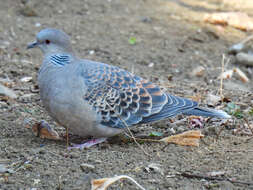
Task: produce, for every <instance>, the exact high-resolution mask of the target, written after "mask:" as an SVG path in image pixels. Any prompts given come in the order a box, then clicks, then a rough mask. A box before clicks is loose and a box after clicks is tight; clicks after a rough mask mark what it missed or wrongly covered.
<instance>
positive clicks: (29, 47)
mask: <svg viewBox="0 0 253 190" xmlns="http://www.w3.org/2000/svg"><path fill="white" fill-rule="evenodd" d="M37 45H38V42H37V41H35V42H32V43H30V44H28V45H27V47H26V49H31V48H34V47H37Z"/></svg>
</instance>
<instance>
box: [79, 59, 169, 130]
mask: <svg viewBox="0 0 253 190" xmlns="http://www.w3.org/2000/svg"><path fill="white" fill-rule="evenodd" d="M82 77H83V79H84V82H85V85H86V86H87V91H86V94H85V95H84V99H85V100H86V101H87V102H88V103H89V104H90V105H92V106H93V108H94V110H95V111H96V113H97V114H99V115H100V116H101V118H102V121H101V123H102V124H103V125H106V126H110V127H115V128H125V127H126V125H127V126H129V127H130V126H132V125H134V124H137V123H140V122H141V121H142V119H143V118H144V117H148V116H150V115H152V114H155V113H158V112H159V111H160V110H161V109H162V108H163V106H164V105H165V104H166V103H167V101H168V100H167V96H166V94H165V93H163V92H162V91H161V89H160V88H159V87H157V86H156V85H154V84H152V83H151V82H148V81H146V80H144V79H142V78H140V77H138V76H135V75H133V74H131V73H129V72H128V71H125V70H123V69H120V68H118V67H114V66H110V65H106V64H102V63H96V62H95V63H94V62H93V63H91V65H90V66H89V67H88V68H87V67H86V69H84V72H83V73H82Z"/></svg>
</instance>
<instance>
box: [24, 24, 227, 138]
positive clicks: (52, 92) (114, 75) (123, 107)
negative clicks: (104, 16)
mask: <svg viewBox="0 0 253 190" xmlns="http://www.w3.org/2000/svg"><path fill="white" fill-rule="evenodd" d="M33 47H39V48H40V49H41V50H42V52H43V53H44V60H43V63H42V65H41V68H40V70H39V74H38V82H39V87H40V96H41V100H42V102H43V105H44V106H45V108H46V110H47V111H48V113H49V114H50V115H51V116H52V117H53V118H54V119H55V120H56V121H57V122H58V123H59V124H60V125H62V126H64V127H66V128H69V129H70V131H72V133H74V134H78V135H80V136H93V137H109V136H113V135H116V134H118V133H120V132H122V130H124V128H125V127H126V125H127V126H128V127H131V126H134V125H136V124H142V123H148V122H154V121H158V120H162V119H164V118H168V117H173V116H175V115H178V114H185V115H200V116H207V117H219V118H229V117H230V116H229V115H228V114H226V113H225V112H223V111H220V110H213V109H208V108H200V107H198V103H197V102H194V101H192V100H189V99H185V98H181V97H177V96H173V95H170V94H168V93H165V92H163V91H162V90H161V89H160V88H159V87H158V86H156V85H155V84H152V83H151V82H149V81H147V80H145V79H143V78H141V77H139V76H136V75H134V74H132V73H130V72H128V71H126V70H123V69H120V68H118V67H115V66H112V65H107V64H104V63H99V62H94V61H89V60H84V59H79V58H77V57H76V56H75V55H74V54H73V51H72V48H71V44H70V38H69V37H68V35H66V34H65V33H64V32H62V31H59V30H56V29H44V30H42V31H40V32H39V33H38V34H37V40H36V41H35V42H34V43H31V44H29V45H28V48H33Z"/></svg>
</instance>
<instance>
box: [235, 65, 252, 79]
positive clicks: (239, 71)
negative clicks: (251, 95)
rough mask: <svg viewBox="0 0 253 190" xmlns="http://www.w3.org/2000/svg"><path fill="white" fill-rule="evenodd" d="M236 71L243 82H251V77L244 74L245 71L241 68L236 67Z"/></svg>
mask: <svg viewBox="0 0 253 190" xmlns="http://www.w3.org/2000/svg"><path fill="white" fill-rule="evenodd" d="M234 72H235V73H237V74H238V76H239V78H240V80H241V81H242V82H249V78H248V77H247V76H246V74H244V72H242V71H241V69H239V68H234Z"/></svg>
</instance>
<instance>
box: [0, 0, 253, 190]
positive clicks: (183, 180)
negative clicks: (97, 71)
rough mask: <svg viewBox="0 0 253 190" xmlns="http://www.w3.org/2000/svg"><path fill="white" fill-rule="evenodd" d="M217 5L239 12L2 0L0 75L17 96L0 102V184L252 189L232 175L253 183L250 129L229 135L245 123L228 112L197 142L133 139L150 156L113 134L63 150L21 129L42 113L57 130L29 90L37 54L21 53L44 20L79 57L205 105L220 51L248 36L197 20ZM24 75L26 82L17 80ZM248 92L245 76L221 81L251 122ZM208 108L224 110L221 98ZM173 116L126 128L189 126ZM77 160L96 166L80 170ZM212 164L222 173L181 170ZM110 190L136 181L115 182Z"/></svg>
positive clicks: (166, 130) (252, 102)
mask: <svg viewBox="0 0 253 190" xmlns="http://www.w3.org/2000/svg"><path fill="white" fill-rule="evenodd" d="M217 10H225V11H228V10H229V11H231V10H244V9H243V8H242V7H239V8H238V7H236V8H235V7H233V4H232V5H226V6H224V5H223V4H221V3H220V2H219V1H214V0H213V1H212V0H209V1H199V0H192V1H186V0H185V1H183V0H171V1H169V0H167V1H166V0H156V1H152V0H139V1H135V0H128V1H124V0H104V1H102V0H75V1H72V2H71V3H70V1H67V0H55V1H53V0H48V1H39V0H33V1H29V0H28V1H25V0H20V1H18V0H13V1H4V0H1V1H0V21H1V22H0V79H1V83H2V84H5V85H7V86H9V87H10V88H11V89H13V90H14V91H15V92H16V93H17V94H18V96H19V97H18V98H17V99H16V100H11V99H5V98H1V101H0V129H1V134H0V155H1V156H0V189H33V190H35V189H76V190H77V189H90V181H91V179H96V178H103V177H112V176H115V175H122V174H124V175H129V176H131V177H133V178H134V179H135V180H136V181H138V182H139V183H140V184H141V185H142V186H143V187H145V188H146V189H157V190H158V189H161V190H162V189H163V190H164V189H253V185H252V184H251V185H250V184H243V183H235V182H231V181H233V180H234V181H241V182H250V183H252V182H253V149H252V147H253V139H252V138H251V139H250V137H252V135H251V136H250V135H242V134H240V133H234V131H235V130H237V129H238V128H239V127H245V120H243V119H237V118H235V117H234V119H232V120H231V121H228V122H227V123H225V124H221V123H222V122H221V121H219V120H211V121H208V122H206V123H205V127H204V129H201V130H202V131H203V133H204V134H205V138H204V140H203V141H201V142H200V146H199V147H197V148H192V147H182V146H178V145H168V146H166V147H165V148H164V145H161V144H157V143H143V144H141V146H142V148H143V149H144V150H145V151H146V152H147V153H148V154H149V155H145V154H144V152H143V150H142V149H141V148H140V147H139V146H137V145H136V144H135V143H133V142H130V143H129V142H125V141H114V140H112V141H110V142H109V143H104V144H101V145H98V146H95V147H93V148H91V149H88V150H71V151H70V152H67V151H66V144H65V142H56V141H52V140H43V139H40V138H38V137H36V136H35V135H34V134H33V133H32V132H31V130H29V129H27V128H25V127H24V118H34V119H36V120H37V121H41V120H47V121H48V122H49V123H50V124H51V125H52V126H53V127H54V129H55V130H56V131H57V132H59V133H60V134H64V129H63V128H61V127H59V126H57V125H56V124H55V123H54V122H53V121H52V120H51V118H50V117H49V116H48V115H47V113H46V112H45V111H44V109H43V106H42V104H41V102H40V99H39V94H38V89H36V86H37V82H36V81H37V79H36V75H37V71H38V68H39V66H40V64H41V61H42V54H41V52H39V51H38V50H35V51H27V50H26V45H27V43H28V42H31V41H33V40H34V38H35V35H36V33H37V32H38V31H39V30H41V29H42V28H46V27H53V28H59V29H62V30H64V31H65V32H66V33H68V34H69V35H70V36H71V37H72V43H73V46H74V48H75V50H76V52H77V55H78V56H80V57H83V58H87V59H92V60H96V61H101V62H105V63H108V64H112V65H117V66H120V67H122V68H125V69H127V70H130V71H132V72H134V73H136V74H138V75H140V76H142V77H144V78H147V79H149V80H151V81H153V82H155V83H157V84H159V85H161V86H162V87H164V88H166V89H167V91H168V92H170V93H173V94H176V95H180V96H184V97H189V98H193V97H195V98H196V97H200V103H201V104H203V105H206V104H207V103H209V100H208V98H207V97H208V94H214V95H217V94H219V89H220V81H219V79H218V76H219V73H220V72H221V60H222V54H223V53H225V52H226V51H227V49H228V47H229V46H230V45H232V44H233V43H235V42H238V41H239V40H240V39H242V38H244V37H245V36H247V35H248V33H247V32H242V31H239V30H236V29H233V28H231V27H225V28H223V27H221V26H214V25H209V24H207V23H204V22H203V20H202V18H203V15H204V14H205V13H206V12H209V13H210V12H214V11H217ZM245 11H246V12H248V13H250V12H252V9H249V8H248V7H247V9H246V8H245ZM130 38H136V42H135V43H134V44H133V45H131V44H130V43H129V41H128V40H129V39H130ZM227 57H228V56H227ZM231 59H233V58H232V57H231ZM198 66H202V67H204V68H205V72H204V74H203V76H201V77H196V76H193V75H192V71H193V70H194V68H196V67H198ZM234 66H236V67H240V68H241V69H242V70H243V71H244V72H245V73H246V74H247V75H248V77H249V78H250V79H251V80H253V78H252V69H251V68H246V67H244V66H240V65H239V66H238V65H233V64H232V63H231V62H230V63H229V64H228V65H227V66H226V69H229V68H233V67H234ZM250 72H251V73H250ZM27 76H29V77H32V79H31V80H30V81H29V82H22V80H21V79H22V78H23V77H27ZM252 90H253V85H252V82H250V83H247V84H244V83H242V82H241V81H240V80H238V78H233V79H231V80H229V81H224V89H223V94H224V96H225V97H226V99H229V101H230V102H232V103H234V104H236V105H238V106H239V107H240V108H239V112H240V114H241V115H243V116H244V117H245V118H246V119H247V120H248V122H249V123H250V124H251V125H252V123H253V117H252V116H250V115H249V114H248V111H249V110H250V109H252V108H253V97H252ZM212 106H214V107H216V108H219V109H226V107H227V102H224V103H217V104H215V105H212ZM177 119H182V117H177V118H173V119H172V120H171V121H170V120H166V121H163V122H158V123H155V124H151V125H146V126H137V127H136V128H135V129H134V133H135V134H136V135H140V134H145V135H148V134H149V133H150V132H153V131H156V132H162V133H163V134H172V133H173V131H175V133H180V132H183V131H186V130H189V127H188V124H187V122H186V121H185V122H179V123H177V124H171V122H175V121H177ZM221 129H222V130H221ZM245 130H247V129H245ZM218 133H220V134H219V135H217V134H218ZM85 163H86V164H91V165H93V166H94V167H95V169H87V168H86V169H85V168H83V169H82V168H81V165H82V164H85ZM150 164H157V166H158V168H160V169H158V170H155V169H152V168H150V167H149V166H150ZM6 170H7V171H6ZM219 171H221V172H224V173H223V175H222V176H216V177H218V178H219V179H216V180H211V179H204V178H203V177H202V178H194V177H184V176H183V175H181V174H182V173H184V172H188V173H189V174H199V175H207V174H208V172H219ZM228 179H230V180H228ZM111 189H137V187H136V186H135V185H133V184H132V183H130V182H128V181H121V182H117V183H116V184H114V185H113V186H112V187H111Z"/></svg>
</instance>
